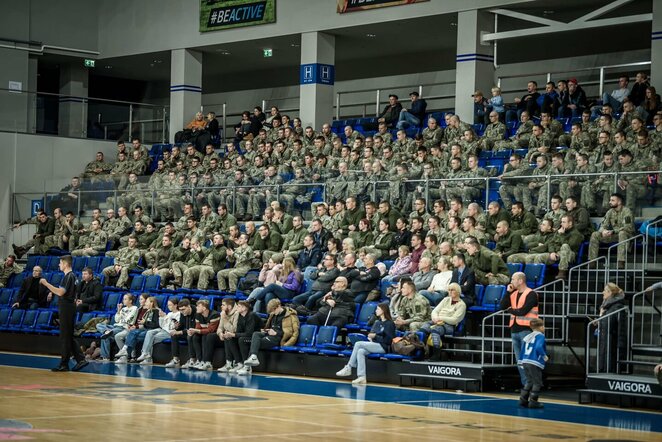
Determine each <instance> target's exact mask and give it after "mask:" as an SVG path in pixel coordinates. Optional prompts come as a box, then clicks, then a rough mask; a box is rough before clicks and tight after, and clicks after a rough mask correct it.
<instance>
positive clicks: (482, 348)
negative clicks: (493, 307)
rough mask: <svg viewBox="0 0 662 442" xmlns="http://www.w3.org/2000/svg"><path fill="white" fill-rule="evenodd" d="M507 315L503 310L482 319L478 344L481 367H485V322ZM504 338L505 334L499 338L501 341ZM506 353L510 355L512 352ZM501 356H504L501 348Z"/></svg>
mask: <svg viewBox="0 0 662 442" xmlns="http://www.w3.org/2000/svg"><path fill="white" fill-rule="evenodd" d="M508 314H509V313H506V311H505V310H499V311H497V312H494V313H491V314H489V315H487V316H485V317H484V318H483V321H482V327H481V339H480V343H481V346H480V347H481V348H480V363H481V365H483V366H484V365H485V354H486V350H485V342H486V339H485V330H486V322H487V320H488V319H493V318H496V317H497V316H505V315H508ZM488 338H489V336H488ZM492 338H495V337H494V336H492ZM504 338H505V334H504V335H503V336H501V339H504ZM492 352H494V349H492ZM508 353H512V352H508ZM501 354H502V355H503V354H506V352H505V351H504V350H503V347H502V348H501ZM492 365H495V364H494V359H492Z"/></svg>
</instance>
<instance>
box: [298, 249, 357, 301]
mask: <svg viewBox="0 0 662 442" xmlns="http://www.w3.org/2000/svg"><path fill="white" fill-rule="evenodd" d="M338 275H340V270H339V269H338V268H337V267H336V257H335V256H333V255H331V254H329V253H327V254H326V255H325V256H324V260H322V263H321V264H320V265H319V266H318V268H317V269H316V270H314V271H312V272H311V273H310V275H309V276H310V279H311V280H312V281H313V285H312V287H311V288H310V290H308V291H307V292H304V293H302V294H300V295H297V296H295V297H294V298H292V304H294V305H304V304H305V306H306V308H307V309H308V310H312V309H313V308H314V307H315V305H316V304H317V302H318V301H319V300H320V299H321V298H322V297H323V296H324V295H325V294H326V293H328V292H329V290H331V287H332V286H333V283H334V281H335V280H336V278H337V277H338ZM345 280H347V278H345Z"/></svg>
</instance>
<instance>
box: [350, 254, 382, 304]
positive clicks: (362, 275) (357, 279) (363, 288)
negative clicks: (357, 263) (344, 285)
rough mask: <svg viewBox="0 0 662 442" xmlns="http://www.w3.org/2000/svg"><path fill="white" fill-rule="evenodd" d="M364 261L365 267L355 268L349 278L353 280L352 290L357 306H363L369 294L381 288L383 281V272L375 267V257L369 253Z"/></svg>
mask: <svg viewBox="0 0 662 442" xmlns="http://www.w3.org/2000/svg"><path fill="white" fill-rule="evenodd" d="M363 261H364V263H363V267H360V268H358V269H357V268H355V269H354V270H353V271H352V272H351V274H350V275H349V277H348V280H351V284H350V290H351V291H352V293H353V294H354V302H356V303H357V304H362V303H363V302H364V301H365V300H366V299H367V297H368V294H369V293H370V292H371V291H373V290H375V289H377V288H378V287H379V281H380V279H381V272H380V271H379V268H378V267H377V266H376V265H375V261H376V260H375V256H374V255H372V254H370V253H368V254H366V255H365V257H364V258H363Z"/></svg>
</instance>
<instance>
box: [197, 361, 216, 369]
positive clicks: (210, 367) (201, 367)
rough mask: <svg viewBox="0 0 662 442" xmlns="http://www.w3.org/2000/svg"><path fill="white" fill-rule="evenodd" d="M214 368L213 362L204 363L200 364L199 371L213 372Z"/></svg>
mask: <svg viewBox="0 0 662 442" xmlns="http://www.w3.org/2000/svg"><path fill="white" fill-rule="evenodd" d="M213 369H214V366H213V365H211V362H203V363H201V364H200V368H198V370H213Z"/></svg>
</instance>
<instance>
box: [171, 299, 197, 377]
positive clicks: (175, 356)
mask: <svg viewBox="0 0 662 442" xmlns="http://www.w3.org/2000/svg"><path fill="white" fill-rule="evenodd" d="M177 310H178V311H179V320H178V321H176V323H175V324H174V326H175V329H174V330H173V331H171V332H170V349H171V351H172V359H171V360H170V361H169V362H168V363H167V364H166V365H165V367H166V368H179V366H180V361H181V359H180V357H179V355H180V352H179V337H180V336H181V337H183V338H186V340H187V343H188V348H193V343H192V342H191V337H190V336H188V330H189V329H191V328H194V327H195V315H194V314H193V309H192V308H191V301H189V300H188V299H186V298H184V299H182V300H181V301H179V302H178V303H177ZM192 364H193V363H191V364H190V365H192ZM190 365H189V366H190Z"/></svg>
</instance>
